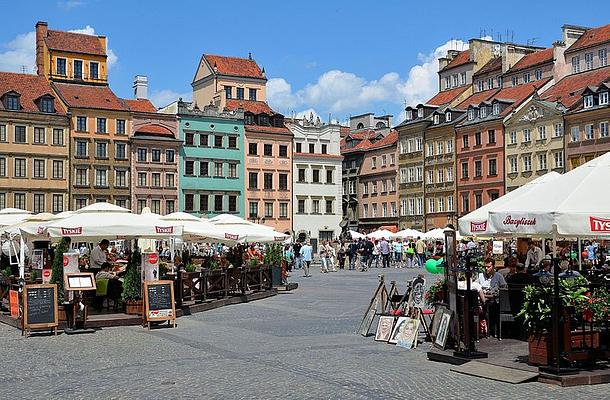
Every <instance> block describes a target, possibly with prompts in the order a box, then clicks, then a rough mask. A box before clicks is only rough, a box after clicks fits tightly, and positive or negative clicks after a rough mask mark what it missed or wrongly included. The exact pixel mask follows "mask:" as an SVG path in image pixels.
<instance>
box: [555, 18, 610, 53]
mask: <svg viewBox="0 0 610 400" xmlns="http://www.w3.org/2000/svg"><path fill="white" fill-rule="evenodd" d="M607 41H610V24H608V25H604V26H600V27H597V28H591V29H588V30H587V31H585V33H583V34H582V36H581V37H579V38H578V39H577V40H576V41H575V42H574V43H573V44H572V46H570V47H569V48H568V49H567V50H566V53H571V52H573V51H577V50H582V49H586V48H588V47H593V46H597V45H598V44H602V43H605V42H607Z"/></svg>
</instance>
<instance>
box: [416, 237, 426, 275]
mask: <svg viewBox="0 0 610 400" xmlns="http://www.w3.org/2000/svg"><path fill="white" fill-rule="evenodd" d="M415 255H416V256H417V262H418V265H419V268H422V267H423V266H424V264H425V263H426V243H424V241H423V240H422V239H421V237H417V242H415Z"/></svg>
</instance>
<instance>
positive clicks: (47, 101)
mask: <svg viewBox="0 0 610 400" xmlns="http://www.w3.org/2000/svg"><path fill="white" fill-rule="evenodd" d="M40 111H42V112H43V113H52V112H55V107H54V106H53V99H52V98H50V97H43V98H42V99H40Z"/></svg>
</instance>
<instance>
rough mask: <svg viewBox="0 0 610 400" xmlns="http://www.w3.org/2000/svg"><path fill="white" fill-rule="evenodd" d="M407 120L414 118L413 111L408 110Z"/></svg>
mask: <svg viewBox="0 0 610 400" xmlns="http://www.w3.org/2000/svg"><path fill="white" fill-rule="evenodd" d="M406 118H407V121H411V120H412V119H413V111H411V110H407V117H406Z"/></svg>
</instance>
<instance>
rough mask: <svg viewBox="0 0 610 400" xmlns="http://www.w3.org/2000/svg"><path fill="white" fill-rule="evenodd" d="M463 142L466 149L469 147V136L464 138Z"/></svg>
mask: <svg viewBox="0 0 610 400" xmlns="http://www.w3.org/2000/svg"><path fill="white" fill-rule="evenodd" d="M462 142H463V144H464V146H463V147H465V148H466V147H468V135H464V136H462Z"/></svg>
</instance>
